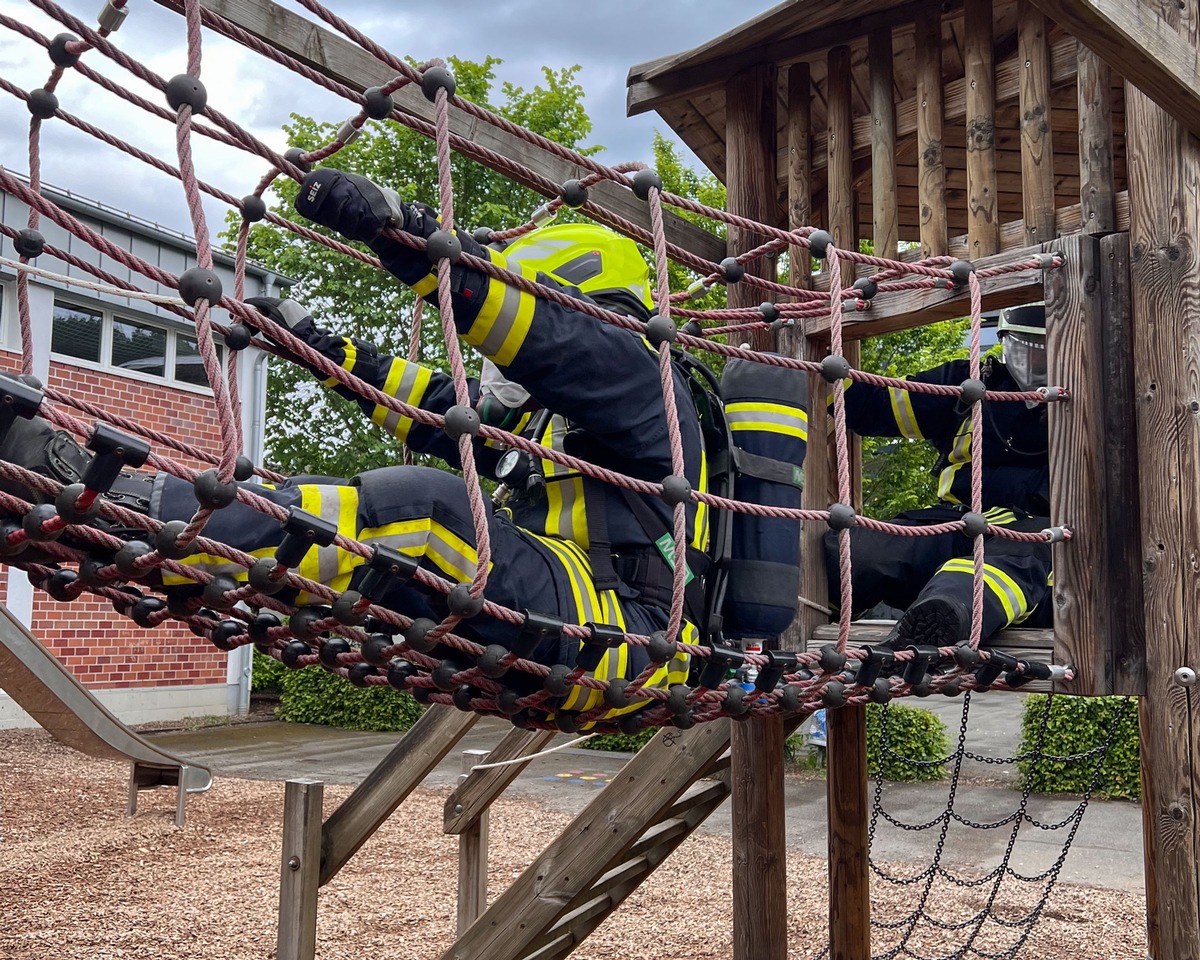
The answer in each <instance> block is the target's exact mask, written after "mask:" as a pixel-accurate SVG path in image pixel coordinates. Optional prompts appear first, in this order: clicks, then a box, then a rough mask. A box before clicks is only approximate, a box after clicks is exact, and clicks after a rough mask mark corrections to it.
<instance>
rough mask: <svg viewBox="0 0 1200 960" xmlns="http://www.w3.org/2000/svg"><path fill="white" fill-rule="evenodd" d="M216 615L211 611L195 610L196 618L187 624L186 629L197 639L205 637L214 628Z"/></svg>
mask: <svg viewBox="0 0 1200 960" xmlns="http://www.w3.org/2000/svg"><path fill="white" fill-rule="evenodd" d="M216 619H217V615H216V614H215V613H213V612H212V611H211V610H197V611H196V616H195V617H193V618H192V620H191V621H190V622H189V623H188V629H189V630H191V631H192V633H194V634H195V635H196V636H198V637H207V636H208V633H209V631H210V630H211V629H212V628H213V627H214V626H216V624H215V623H214V622H213V621H215V620H216Z"/></svg>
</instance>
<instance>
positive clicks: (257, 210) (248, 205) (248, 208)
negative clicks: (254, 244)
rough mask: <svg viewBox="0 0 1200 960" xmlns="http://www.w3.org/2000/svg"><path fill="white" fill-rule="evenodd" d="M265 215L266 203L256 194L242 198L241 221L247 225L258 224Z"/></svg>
mask: <svg viewBox="0 0 1200 960" xmlns="http://www.w3.org/2000/svg"><path fill="white" fill-rule="evenodd" d="M266 215H267V202H266V201H265V200H263V198H262V197H260V196H258V195H257V194H253V193H251V194H247V195H246V196H244V197H242V219H243V220H245V221H246V222H247V223H258V221H259V220H261V219H262V218H263V217H265V216H266Z"/></svg>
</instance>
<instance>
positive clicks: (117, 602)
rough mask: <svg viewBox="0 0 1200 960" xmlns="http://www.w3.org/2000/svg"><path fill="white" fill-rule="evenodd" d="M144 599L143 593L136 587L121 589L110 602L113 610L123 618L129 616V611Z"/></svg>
mask: <svg viewBox="0 0 1200 960" xmlns="http://www.w3.org/2000/svg"><path fill="white" fill-rule="evenodd" d="M141 598H142V591H141V590H138V589H137V588H136V587H121V588H120V590H119V592H118V593H117V595H116V596H115V597H111V598H110V599H109V602H110V603H112V608H113V609H114V610H115V611H116V612H117V613H119V614H120V615H121V616H123V617H127V616H129V610H130V608H131V607H133V605H134V604H135V603H137V601H138V600H140V599H141Z"/></svg>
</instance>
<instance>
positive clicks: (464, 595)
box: [446, 583, 485, 620]
mask: <svg viewBox="0 0 1200 960" xmlns="http://www.w3.org/2000/svg"><path fill="white" fill-rule="evenodd" d="M484 603H485V600H484V597H483V594H480V595H479V596H477V597H473V596H471V585H470V584H469V583H459V584H456V585H455V586H453V587H452V588H451V589H450V592H449V593H448V594H446V606H447V607H448V608H449V610H450V612H451V613H452V614H453V615H454V616H456V617H462V618H463V619H464V620H469V619H470V618H471V617H475V616H478V615H479V613H480V612H481V611H482V610H483V605H484Z"/></svg>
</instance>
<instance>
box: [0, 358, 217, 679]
mask: <svg viewBox="0 0 1200 960" xmlns="http://www.w3.org/2000/svg"><path fill="white" fill-rule="evenodd" d="M0 369H5V370H13V369H19V358H18V357H17V356H16V355H14V354H12V353H8V352H5V351H0ZM48 385H49V386H51V387H53V388H54V389H56V390H58V391H61V392H62V393H64V394H67V395H69V396H76V397H79V398H81V399H85V400H87V401H88V402H90V403H93V404H96V405H97V406H99V407H101V408H102V409H105V410H110V411H112V412H113V413H118V414H120V415H122V416H125V417H129V418H131V419H133V420H136V421H138V422H139V423H142V424H144V425H146V426H148V427H151V428H153V429H155V430H158V431H160V432H162V433H164V434H167V435H169V436H173V437H177V438H178V439H180V440H183V441H185V442H187V443H190V444H192V445H193V446H196V447H198V448H200V449H202V450H206V451H210V452H212V453H214V454H215V453H217V452H218V451H219V449H220V428H219V425H218V421H217V418H216V414H215V410H214V407H213V402H212V398H211V397H210V396H207V395H205V394H200V393H191V392H188V391H184V390H175V389H172V388H171V387H169V386H167V385H165V384H156V383H148V382H146V381H144V380H136V379H132V378H129V377H123V376H121V375H119V374H116V373H110V372H108V371H99V370H94V369H90V368H83V367H76V366H73V365H71V364H68V363H63V362H60V361H58V360H54V361H52V362H51V364H50V375H49V378H48ZM68 412H70V413H71V414H73V415H74V416H77V417H79V418H80V419H82V420H85V421H86V420H89V419H90V418H89V417H87V416H86V415H85V414H82V413H80V412H79V411H77V410H74V409H73V408H68ZM155 452H157V453H161V454H163V455H166V456H171V457H172V458H173V459H176V460H179V461H181V462H183V463H186V464H187V465H188V466H190V467H193V468H196V469H203V468H205V467H206V466H208V464H205V463H200V462H196V461H190V460H189V459H188V458H185V457H183V456H182V455H179V454H176V453H175V452H174V451H173V450H170V449H162V448H159V447H157V446H156V447H155ZM3 592H4V581H3V580H0V597H2V596H3ZM32 628H33V632H34V634H35V635H36V636H37V637H38V638H39V639H40V640H41V641H42V642H43V643H44V644H45V645H46V646H47V647H48V648H49V649H50V650H51V651H52V652H53V653H54V654H55V655H56V656H57V657H59V659H61V660H62V661H63V663H64V664H66V666H67V667H68V668H69V669H70V670H71V671H72V672H73V673H74V674H75V675H76V676H77V677H78V678H79V679H80V681H81V682H83V683H84V684H86V685H87V686H90V687H96V688H99V689H111V688H123V687H163V686H184V685H191V684H208V683H224V682H225V669H226V668H225V664H226V658H227V655H226V654H224V653H221V652H220V651H218V650H216V649H215V648H214V647H213V646H212V645H211V644H210V643H208V642H207V641H206V640H202V639H200V638H198V637H196V636H194V635H193V634H192V633H191V631H189V630H188V629H187V628H186V627H184V626H182V625H181V624H178V623H175V622H174V621H167V623H165V624H163V625H162V626H160V627H157V628H156V629H154V630H143V629H141V628H140V627H137V626H135V625H134V623H133V622H132V621H131V620H129V619H128V618H126V617H122V616H120V615H118V614H117V613H116V611H114V610H113V608H112V606H111V604H110V603H109V602H108V601H107V600H104V599H102V598H100V597H97V596H95V595H94V594H90V593H85V594H84V595H83V596H81V597H80V598H79V599H78V600H75V601H74V602H72V603H69V604H63V603H58V602H56V601H54V600H52V599H51V598H50V597H49V596H47V595H46V594H44V593H41V592H38V593H36V594H35V596H34V605H33V624H32Z"/></svg>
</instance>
